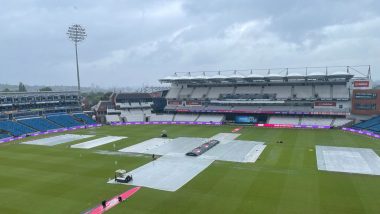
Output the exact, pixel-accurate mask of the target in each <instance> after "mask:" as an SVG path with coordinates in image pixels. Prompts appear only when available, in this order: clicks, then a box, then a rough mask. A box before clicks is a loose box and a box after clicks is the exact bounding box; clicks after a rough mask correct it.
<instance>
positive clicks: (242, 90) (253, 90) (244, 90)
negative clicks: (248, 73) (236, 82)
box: [235, 86, 261, 94]
mask: <svg viewBox="0 0 380 214" xmlns="http://www.w3.org/2000/svg"><path fill="white" fill-rule="evenodd" d="M235 94H261V87H259V86H238V87H236V91H235Z"/></svg>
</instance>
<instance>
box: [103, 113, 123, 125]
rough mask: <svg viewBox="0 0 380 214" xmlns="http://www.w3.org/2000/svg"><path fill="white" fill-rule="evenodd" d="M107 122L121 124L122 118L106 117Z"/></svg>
mask: <svg viewBox="0 0 380 214" xmlns="http://www.w3.org/2000/svg"><path fill="white" fill-rule="evenodd" d="M106 121H107V123H111V122H120V117H119V116H118V115H112V114H110V115H106Z"/></svg>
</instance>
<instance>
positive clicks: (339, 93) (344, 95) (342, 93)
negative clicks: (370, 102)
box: [333, 85, 350, 99]
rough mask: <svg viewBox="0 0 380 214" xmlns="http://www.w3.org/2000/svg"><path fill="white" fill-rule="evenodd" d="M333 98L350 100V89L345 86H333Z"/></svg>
mask: <svg viewBox="0 0 380 214" xmlns="http://www.w3.org/2000/svg"><path fill="white" fill-rule="evenodd" d="M333 98H336V99H349V98H350V94H349V91H348V88H347V87H346V86H345V85H334V86H333Z"/></svg>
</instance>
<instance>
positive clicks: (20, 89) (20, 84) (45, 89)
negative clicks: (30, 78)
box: [3, 82, 53, 92]
mask: <svg viewBox="0 0 380 214" xmlns="http://www.w3.org/2000/svg"><path fill="white" fill-rule="evenodd" d="M27 91H28V90H27V89H26V86H25V84H24V83H22V82H20V83H19V84H18V90H10V89H9V88H5V89H4V90H3V92H27ZM39 91H53V89H52V88H50V87H42V88H40V89H39Z"/></svg>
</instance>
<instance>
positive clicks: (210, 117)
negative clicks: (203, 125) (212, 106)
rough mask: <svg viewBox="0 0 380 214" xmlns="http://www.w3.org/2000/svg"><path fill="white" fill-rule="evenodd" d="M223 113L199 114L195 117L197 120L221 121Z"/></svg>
mask: <svg viewBox="0 0 380 214" xmlns="http://www.w3.org/2000/svg"><path fill="white" fill-rule="evenodd" d="M223 120H224V115H209V114H201V115H200V116H199V118H198V119H197V121H198V122H223Z"/></svg>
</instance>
